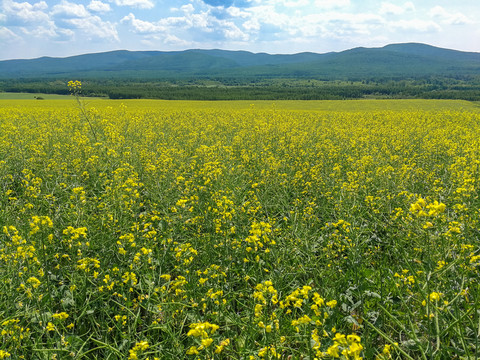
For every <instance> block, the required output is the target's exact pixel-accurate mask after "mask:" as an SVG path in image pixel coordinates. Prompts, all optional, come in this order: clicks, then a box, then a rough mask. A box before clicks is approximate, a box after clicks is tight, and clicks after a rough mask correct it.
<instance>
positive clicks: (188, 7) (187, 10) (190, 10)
mask: <svg viewBox="0 0 480 360" xmlns="http://www.w3.org/2000/svg"><path fill="white" fill-rule="evenodd" d="M180 10H182V11H183V12H185V13H193V12H194V11H195V8H194V7H193V5H192V4H187V5H183V6H182V7H181V8H180Z"/></svg>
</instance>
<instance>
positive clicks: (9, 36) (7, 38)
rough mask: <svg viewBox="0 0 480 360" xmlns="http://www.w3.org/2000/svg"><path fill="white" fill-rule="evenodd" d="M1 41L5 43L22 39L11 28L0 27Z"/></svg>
mask: <svg viewBox="0 0 480 360" xmlns="http://www.w3.org/2000/svg"><path fill="white" fill-rule="evenodd" d="M0 39H1V40H2V41H4V42H15V41H18V40H19V39H20V37H19V36H18V35H17V34H15V33H14V32H13V31H12V30H10V29H9V28H6V27H5V26H2V27H0Z"/></svg>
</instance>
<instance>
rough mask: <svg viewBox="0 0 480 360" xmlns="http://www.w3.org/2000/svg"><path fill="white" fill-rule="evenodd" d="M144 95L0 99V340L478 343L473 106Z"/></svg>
mask: <svg viewBox="0 0 480 360" xmlns="http://www.w3.org/2000/svg"><path fill="white" fill-rule="evenodd" d="M69 87H70V89H71V90H72V93H73V94H74V95H75V94H77V95H78V96H80V92H81V90H82V87H85V85H82V84H81V83H80V82H77V81H72V82H71V84H70V85H69ZM79 100H80V98H79ZM81 101H83V100H81ZM139 104H142V106H140V105H139ZM158 104H162V103H161V102H151V103H149V102H143V103H141V102H126V105H120V104H118V103H116V102H110V101H105V102H95V103H94V105H95V107H93V106H85V107H83V108H82V109H81V111H79V108H78V107H75V106H72V104H71V103H69V105H66V104H65V103H62V102H57V103H50V102H48V101H46V102H44V103H42V104H40V105H35V106H32V107H23V106H16V105H15V104H14V103H9V104H8V106H2V107H0V120H1V121H0V159H1V160H0V192H1V195H2V196H0V219H1V220H0V225H1V230H2V231H1V233H0V265H1V266H0V294H2V295H1V296H0V298H1V299H0V301H1V305H2V307H1V309H2V312H1V313H0V338H1V339H0V344H1V345H0V358H6V359H8V358H12V359H17V358H18V359H21V358H22V357H23V358H29V357H31V356H36V355H38V356H43V354H49V356H51V358H67V357H71V358H75V357H76V356H78V357H84V358H88V357H96V358H130V359H143V360H145V359H150V360H152V359H169V358H178V359H196V358H199V359H203V358H215V359H217V358H218V359H230V358H245V359H267V358H270V359H275V358H289V357H291V358H296V357H302V356H303V357H309V358H311V359H315V358H317V359H322V358H327V359H328V358H331V359H335V358H337V359H361V358H365V359H367V358H372V359H373V358H377V359H390V358H405V359H417V358H427V359H428V358H451V357H454V356H461V357H465V358H468V357H469V356H470V357H472V356H473V354H476V353H479V349H478V341H477V334H478V331H479V329H478V318H477V313H476V309H477V308H478V307H479V301H480V296H479V294H480V289H479V285H478V276H479V270H480V248H479V245H478V241H477V238H478V236H477V235H478V229H479V226H480V224H479V217H478V209H479V206H478V205H479V200H478V199H479V198H478V196H479V194H478V186H477V184H478V178H479V171H480V143H479V139H480V121H479V120H480V117H479V113H478V112H475V111H473V110H470V111H462V112H456V111H447V110H443V111H437V110H435V109H432V110H429V111H412V110H409V111H386V110H385V111H378V110H374V109H372V110H371V111H363V112H352V111H348V112H347V111H340V110H338V111H334V112H324V111H303V110H295V111H289V110H281V109H278V108H277V109H275V111H273V110H272V109H271V108H269V107H268V106H266V105H261V104H260V105H261V106H257V105H256V106H254V107H248V109H247V110H246V109H241V108H240V107H241V105H238V104H237V105H235V106H237V108H236V109H234V108H229V107H223V108H221V107H220V105H215V106H217V107H216V108H214V107H213V105H209V104H203V105H202V104H201V103H195V104H194V103H183V104H184V105H185V107H184V108H183V110H182V111H180V110H179V109H178V108H173V107H172V105H167V103H164V105H162V106H159V105H158ZM169 106H170V107H169ZM202 106H203V108H201V107H202ZM222 106H226V105H225V104H222ZM228 106H233V105H228ZM344 106H345V105H344ZM298 107H300V108H301V106H300V105H298ZM410 324H411V325H410ZM412 344H415V346H413V345H412ZM453 347H455V349H453ZM32 351H38V354H36V353H35V354H34V355H32V353H31V352H32Z"/></svg>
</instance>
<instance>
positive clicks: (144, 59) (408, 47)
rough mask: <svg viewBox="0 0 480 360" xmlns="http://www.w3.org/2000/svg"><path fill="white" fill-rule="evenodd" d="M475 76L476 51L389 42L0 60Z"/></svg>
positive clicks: (27, 75)
mask: <svg viewBox="0 0 480 360" xmlns="http://www.w3.org/2000/svg"><path fill="white" fill-rule="evenodd" d="M472 75H473V76H476V75H480V53H474V52H462V51H456V50H450V49H443V48H438V47H434V46H430V45H426V44H419V43H404V44H391V45H387V46H384V47H381V48H362V47H360V48H354V49H350V50H346V51H342V52H330V53H324V54H319V53H313V52H303V53H297V54H289V55H272V54H267V53H251V52H248V51H228V50H201V49H191V50H184V51H127V50H117V51H110V52H103V53H94V54H84V55H77V56H70V57H65V58H54V57H41V58H37V59H28V60H27V59H19V60H3V61H0V79H43V78H46V79H72V78H80V79H108V78H112V79H122V78H124V79H151V80H153V79H174V78H183V79H185V78H250V77H251V78H311V79H319V80H360V79H368V78H372V77H374V78H379V77H381V78H418V77H430V76H446V77H464V76H472Z"/></svg>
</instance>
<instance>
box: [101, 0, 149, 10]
mask: <svg viewBox="0 0 480 360" xmlns="http://www.w3.org/2000/svg"><path fill="white" fill-rule="evenodd" d="M110 1H113V3H114V4H115V5H117V6H131V7H134V8H139V9H152V8H153V7H155V3H154V2H153V1H152V0H110Z"/></svg>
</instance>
